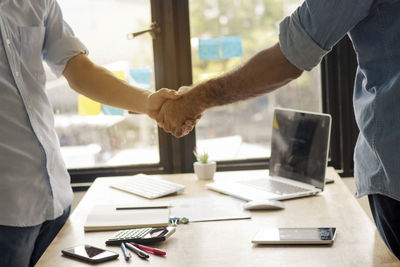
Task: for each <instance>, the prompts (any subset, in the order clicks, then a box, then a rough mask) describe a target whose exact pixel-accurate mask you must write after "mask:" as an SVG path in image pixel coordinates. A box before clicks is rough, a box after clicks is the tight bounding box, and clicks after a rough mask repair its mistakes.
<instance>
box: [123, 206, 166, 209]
mask: <svg viewBox="0 0 400 267" xmlns="http://www.w3.org/2000/svg"><path fill="white" fill-rule="evenodd" d="M169 207H170V206H151V207H117V208H115V209H116V210H147V209H168V208H169Z"/></svg>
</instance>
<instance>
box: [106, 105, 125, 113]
mask: <svg viewBox="0 0 400 267" xmlns="http://www.w3.org/2000/svg"><path fill="white" fill-rule="evenodd" d="M101 110H102V111H103V114H104V115H119V116H122V115H124V110H123V109H120V108H116V107H112V106H108V105H104V104H103V105H102V106H101Z"/></svg>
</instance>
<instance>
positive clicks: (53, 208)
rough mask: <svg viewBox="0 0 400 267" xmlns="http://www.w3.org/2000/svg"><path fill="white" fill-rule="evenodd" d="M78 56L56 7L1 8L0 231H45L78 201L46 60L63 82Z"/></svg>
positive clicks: (47, 2)
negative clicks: (5, 227)
mask: <svg viewBox="0 0 400 267" xmlns="http://www.w3.org/2000/svg"><path fill="white" fill-rule="evenodd" d="M79 53H87V49H86V47H85V46H84V45H83V44H82V43H81V42H80V41H79V40H78V39H77V38H76V37H74V34H73V32H72V30H71V28H70V27H69V26H68V25H67V24H66V23H65V22H64V20H63V17H62V14H61V10H60V8H59V6H58V4H57V3H56V1H55V0H42V1H34V0H1V1H0V225H8V226H33V225H38V224H41V223H43V222H44V221H46V220H51V219H55V218H57V217H59V216H60V215H61V214H62V213H63V210H64V209H65V208H67V207H68V206H69V205H70V204H71V202H72V198H73V193H72V189H71V185H70V177H69V174H68V172H67V169H66V167H65V164H64V162H63V159H62V157H61V153H60V145H59V140H58V137H57V135H56V132H55V129H54V116H53V112H52V107H51V104H50V102H49V100H48V98H47V96H46V94H45V91H44V86H45V80H46V76H45V72H44V69H43V62H42V60H45V61H46V63H47V64H48V65H49V67H50V68H51V69H52V71H53V72H54V73H55V74H56V75H57V76H60V75H61V74H62V72H63V70H64V68H65V65H66V63H67V62H68V60H69V59H70V58H71V57H73V56H75V55H77V54H79Z"/></svg>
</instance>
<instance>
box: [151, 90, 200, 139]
mask: <svg viewBox="0 0 400 267" xmlns="http://www.w3.org/2000/svg"><path fill="white" fill-rule="evenodd" d="M204 109H205V108H202V105H201V103H200V100H199V99H196V97H195V96H194V95H193V94H192V93H191V88H190V87H187V86H182V87H181V88H179V91H175V90H170V89H165V88H163V89H161V90H158V91H157V92H155V93H152V94H150V95H149V96H148V98H147V104H146V113H147V115H149V117H150V118H152V119H154V120H156V121H157V124H158V126H159V127H161V128H163V129H164V131H165V132H167V133H171V134H173V135H174V136H175V137H178V138H179V137H183V136H185V135H187V134H188V133H190V132H191V131H192V130H193V128H194V126H195V125H196V123H197V121H198V120H199V119H200V118H201V116H202V112H203V111H204Z"/></svg>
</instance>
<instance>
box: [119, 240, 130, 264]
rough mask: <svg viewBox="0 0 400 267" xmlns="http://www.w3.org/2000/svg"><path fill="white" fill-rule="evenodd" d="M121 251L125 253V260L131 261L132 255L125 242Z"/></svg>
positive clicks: (122, 243)
mask: <svg viewBox="0 0 400 267" xmlns="http://www.w3.org/2000/svg"><path fill="white" fill-rule="evenodd" d="M121 249H122V253H124V257H125V260H126V261H129V260H130V259H131V253H130V252H129V251H128V250H127V249H126V247H125V243H124V242H121Z"/></svg>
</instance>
